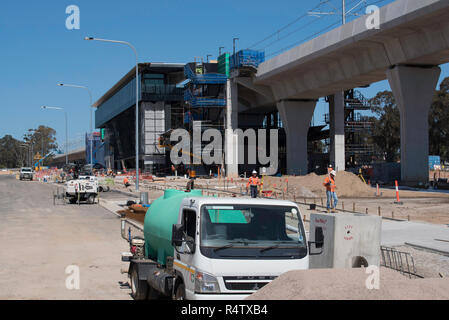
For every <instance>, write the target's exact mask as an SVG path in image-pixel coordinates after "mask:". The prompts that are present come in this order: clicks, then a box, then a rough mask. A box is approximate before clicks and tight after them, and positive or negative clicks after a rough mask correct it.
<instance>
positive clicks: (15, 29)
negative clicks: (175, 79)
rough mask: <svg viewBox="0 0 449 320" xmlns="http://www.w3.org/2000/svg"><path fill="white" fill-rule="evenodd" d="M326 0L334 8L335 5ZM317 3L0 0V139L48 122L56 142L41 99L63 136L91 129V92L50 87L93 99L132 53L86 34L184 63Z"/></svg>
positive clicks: (155, 58) (304, 33) (247, 40)
mask: <svg viewBox="0 0 449 320" xmlns="http://www.w3.org/2000/svg"><path fill="white" fill-rule="evenodd" d="M332 2H333V3H334V4H335V6H336V7H339V4H340V3H341V1H339V0H333V1H332ZM347 2H348V3H349V4H354V3H356V2H358V1H356V0H347ZM369 2H370V3H372V2H376V0H371V1H369ZM389 2H391V0H386V1H383V2H381V3H379V5H384V4H387V3H389ZM72 4H73V5H77V6H78V7H79V8H80V17H81V28H80V30H68V29H66V26H65V21H66V18H67V16H68V15H67V14H66V13H65V10H66V7H67V6H68V5H72ZM317 4H319V0H309V1H298V0H277V1H273V0H244V1H235V0H229V1H220V2H217V1H205V0H192V1H186V0H170V1H166V0H146V1H143V0H142V1H137V0H136V1H112V0H109V1H104V0H91V1H84V0H71V1H62V0H58V1H50V0H47V1H31V0H30V1H8V2H6V1H3V2H2V4H1V10H0V35H1V37H2V46H1V50H0V67H1V74H2V76H1V77H0V108H1V116H0V137H2V136H3V135H5V134H11V135H13V136H14V137H16V138H22V136H23V134H24V133H25V131H26V130H27V129H29V128H36V127H37V126H38V125H40V124H43V125H47V126H51V127H53V128H55V129H56V131H57V138H58V142H63V141H64V139H65V135H64V117H63V114H62V113H60V112H56V111H44V110H41V109H40V106H41V105H49V106H62V107H64V108H65V109H66V110H67V112H68V115H69V117H70V119H69V139H75V138H80V137H82V134H83V133H84V132H86V131H88V130H89V107H88V105H89V97H88V93H87V92H86V91H84V90H81V89H75V88H64V87H58V86H56V84H57V83H58V82H65V83H72V84H78V85H85V86H88V87H89V88H90V89H91V91H92V93H93V100H94V101H96V100H97V99H98V98H99V97H101V96H102V95H103V94H104V93H105V92H106V91H107V90H108V89H109V88H110V87H111V86H112V85H113V84H115V83H116V82H117V81H118V80H119V79H120V78H121V77H122V76H123V75H124V74H125V73H126V72H128V71H129V70H130V69H131V68H132V67H133V65H134V56H133V53H132V51H131V50H130V49H129V48H128V47H126V46H120V45H115V44H108V43H101V42H90V41H84V40H83V38H84V36H87V35H89V36H95V37H100V38H109V39H117V40H125V41H129V42H131V43H132V44H133V45H134V46H135V47H136V48H137V50H138V52H139V61H140V62H148V61H150V62H189V61H192V60H193V59H194V57H197V56H202V57H206V55H207V54H212V55H213V57H212V58H215V57H216V55H217V54H218V47H220V46H225V47H226V48H225V51H232V38H233V37H238V38H240V40H239V41H238V42H237V49H242V48H246V47H249V46H251V45H252V44H253V43H255V42H257V41H258V40H261V39H263V38H264V37H266V36H267V35H269V34H271V33H273V32H275V31H276V30H277V29H279V28H281V27H283V26H284V25H286V24H287V23H288V22H290V21H293V20H294V19H295V18H297V17H299V16H301V15H303V14H304V13H306V12H307V11H308V10H310V9H312V8H313V7H315V6H316V5H317ZM329 9H330V8H329V7H323V10H324V11H328V10H329ZM315 19H316V18H314V17H306V18H304V19H301V20H300V21H299V22H298V23H296V24H294V25H292V27H291V28H289V29H287V30H285V33H281V34H280V35H282V34H287V33H289V32H291V31H294V30H298V31H297V32H294V33H292V34H291V35H290V36H289V37H287V38H286V39H284V40H282V41H278V42H276V43H274V44H273V45H272V46H270V47H268V48H266V54H270V52H273V51H276V50H279V49H281V48H283V47H285V46H288V45H290V44H293V43H295V42H298V41H300V40H301V39H304V38H306V37H308V36H310V35H312V34H313V33H315V32H317V31H318V30H320V29H323V28H324V27H326V26H328V25H331V24H332V23H334V22H336V21H338V20H339V19H340V17H339V16H336V15H335V16H329V17H326V18H321V19H320V20H319V21H314V20H315ZM312 22H313V23H312ZM304 25H307V27H302V26H304ZM270 42H271V41H268V42H266V43H264V44H265V45H266V44H267V43H270ZM448 75H449V68H448V67H447V66H444V67H443V73H442V76H441V78H444V77H446V76H448ZM385 89H389V86H388V83H386V82H385V81H383V82H379V83H376V84H373V85H372V86H371V87H370V88H369V89H364V90H363V92H364V93H365V94H366V95H367V96H372V95H374V94H375V93H376V92H377V91H380V90H385ZM326 108H327V105H325V104H324V103H322V102H320V103H319V104H318V105H317V108H316V113H315V124H318V123H319V122H320V121H321V120H322V118H323V116H322V113H323V112H324V111H325V110H326ZM326 112H327V111H326Z"/></svg>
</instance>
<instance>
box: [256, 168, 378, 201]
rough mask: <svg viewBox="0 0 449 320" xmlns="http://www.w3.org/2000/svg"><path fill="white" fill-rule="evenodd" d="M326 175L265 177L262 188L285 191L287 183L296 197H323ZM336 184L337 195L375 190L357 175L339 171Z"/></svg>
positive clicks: (359, 194) (368, 194) (360, 194)
mask: <svg viewBox="0 0 449 320" xmlns="http://www.w3.org/2000/svg"><path fill="white" fill-rule="evenodd" d="M326 176H327V175H322V176H319V175H316V174H315V173H309V174H308V175H306V176H283V177H269V176H267V177H265V178H264V186H263V188H264V190H270V189H274V190H278V191H281V192H282V191H285V190H286V189H287V185H288V193H292V194H295V195H296V196H297V197H307V198H311V197H318V198H320V197H325V196H326V189H325V188H324V186H323V182H324V179H325V178H326ZM335 184H336V185H337V190H336V191H337V195H338V196H339V197H356V196H357V197H371V196H374V192H375V190H374V189H373V188H371V187H370V186H368V185H367V184H365V183H363V182H362V180H360V178H359V177H357V175H355V174H353V173H351V172H346V171H339V172H338V173H337V176H336V177H335Z"/></svg>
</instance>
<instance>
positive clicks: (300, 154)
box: [277, 100, 316, 175]
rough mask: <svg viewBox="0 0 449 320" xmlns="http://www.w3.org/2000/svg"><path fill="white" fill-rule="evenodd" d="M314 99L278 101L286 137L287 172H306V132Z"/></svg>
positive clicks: (303, 173)
mask: <svg viewBox="0 0 449 320" xmlns="http://www.w3.org/2000/svg"><path fill="white" fill-rule="evenodd" d="M315 105H316V101H315V100H304V101H300V100H298V101H280V102H278V103H277V108H278V110H279V115H280V116H281V120H282V124H283V126H284V128H285V133H286V137H287V173H288V174H301V175H305V174H307V173H308V166H307V133H308V131H309V126H310V121H311V120H312V116H313V112H314V110H315Z"/></svg>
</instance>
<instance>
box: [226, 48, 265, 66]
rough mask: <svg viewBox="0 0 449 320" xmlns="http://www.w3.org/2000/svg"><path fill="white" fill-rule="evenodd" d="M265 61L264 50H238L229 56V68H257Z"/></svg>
mask: <svg viewBox="0 0 449 320" xmlns="http://www.w3.org/2000/svg"><path fill="white" fill-rule="evenodd" d="M264 61H265V52H263V51H256V50H240V51H238V52H236V53H235V54H233V55H232V56H231V57H230V58H229V65H230V68H231V69H240V68H245V67H252V68H255V69H257V67H258V66H259V64H261V63H262V62H264Z"/></svg>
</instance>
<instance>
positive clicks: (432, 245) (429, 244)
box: [405, 239, 449, 256]
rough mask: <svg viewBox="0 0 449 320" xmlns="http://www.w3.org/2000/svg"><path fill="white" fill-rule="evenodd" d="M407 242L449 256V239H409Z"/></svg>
mask: <svg viewBox="0 0 449 320" xmlns="http://www.w3.org/2000/svg"><path fill="white" fill-rule="evenodd" d="M405 244H407V245H409V246H412V247H415V248H419V249H425V250H428V251H432V252H435V253H439V254H443V255H445V256H449V239H446V241H440V240H437V239H434V240H421V241H407V242H406V243H405Z"/></svg>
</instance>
